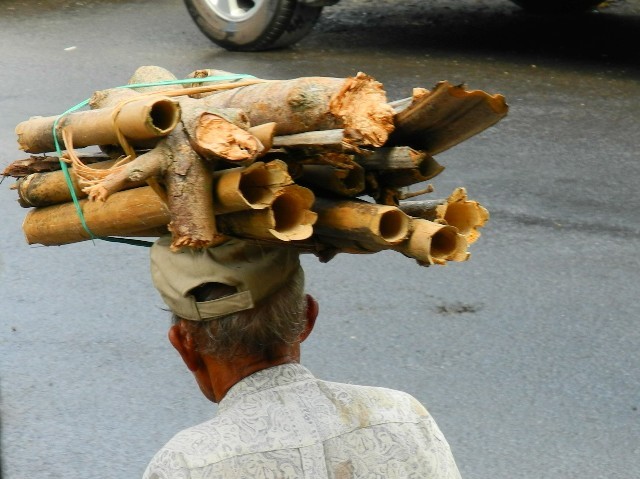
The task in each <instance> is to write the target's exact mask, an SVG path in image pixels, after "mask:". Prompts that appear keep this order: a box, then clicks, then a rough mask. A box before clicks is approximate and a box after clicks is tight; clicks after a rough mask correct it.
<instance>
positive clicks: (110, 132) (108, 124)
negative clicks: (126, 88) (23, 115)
mask: <svg viewBox="0 0 640 479" xmlns="http://www.w3.org/2000/svg"><path fill="white" fill-rule="evenodd" d="M179 118H180V107H179V106H178V104H177V103H176V102H174V101H173V100H171V99H170V98H168V97H150V98H146V97H145V98H140V99H136V100H135V101H130V102H127V103H125V104H123V105H122V106H121V107H118V106H116V107H111V108H101V109H98V110H89V111H80V112H73V113H69V114H67V115H65V116H64V117H62V118H60V120H59V121H58V124H57V126H56V135H57V138H58V142H59V144H60V145H61V147H62V145H63V142H62V130H64V129H67V128H68V129H70V130H71V131H73V138H74V146H75V147H77V148H80V147H85V146H90V145H107V144H113V145H115V144H118V143H119V137H118V134H117V130H119V131H120V132H121V133H122V134H123V135H124V136H125V137H126V138H127V139H128V140H129V141H130V142H131V143H132V144H134V145H135V144H136V142H138V141H140V142H147V141H148V140H151V139H156V138H160V137H163V136H166V135H168V134H169V132H171V131H172V130H173V128H175V126H176V124H177V123H178V120H179ZM57 119H58V116H50V117H33V118H31V119H29V120H27V121H23V122H21V123H19V124H18V126H17V127H16V130H15V131H16V134H17V135H18V144H19V148H20V149H21V150H24V151H26V152H29V153H45V152H48V151H55V149H56V147H55V142H54V138H53V125H54V123H55V121H56V120H57Z"/></svg>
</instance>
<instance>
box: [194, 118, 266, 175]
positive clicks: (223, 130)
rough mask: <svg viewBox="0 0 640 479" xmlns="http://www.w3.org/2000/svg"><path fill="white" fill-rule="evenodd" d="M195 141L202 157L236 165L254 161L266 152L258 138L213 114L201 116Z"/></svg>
mask: <svg viewBox="0 0 640 479" xmlns="http://www.w3.org/2000/svg"><path fill="white" fill-rule="evenodd" d="M194 140H195V143H196V145H194V146H195V149H196V150H197V151H198V153H200V154H201V155H202V156H205V157H208V158H210V157H214V158H221V159H224V160H227V161H231V162H234V163H237V162H246V161H253V160H254V159H255V158H256V157H257V156H258V155H259V154H261V153H262V152H263V151H264V146H263V145H262V143H261V142H260V140H258V138H256V137H255V136H253V135H252V134H251V133H249V132H248V131H246V130H243V129H242V128H239V127H238V126H236V125H234V124H233V123H231V122H229V121H227V120H226V119H224V118H222V117H221V116H219V115H214V114H212V113H203V114H202V115H200V118H199V119H198V125H197V126H196V135H195V139H194Z"/></svg>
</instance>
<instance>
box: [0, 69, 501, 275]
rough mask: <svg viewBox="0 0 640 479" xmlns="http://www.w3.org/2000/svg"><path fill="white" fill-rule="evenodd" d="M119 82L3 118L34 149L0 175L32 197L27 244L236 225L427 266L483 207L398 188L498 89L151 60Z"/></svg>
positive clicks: (243, 234)
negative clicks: (69, 103) (387, 83)
mask: <svg viewBox="0 0 640 479" xmlns="http://www.w3.org/2000/svg"><path fill="white" fill-rule="evenodd" d="M229 78H234V79H233V80H229ZM129 85H131V86H130V87H118V88H113V89H109V90H103V91H97V92H95V93H94V94H93V96H92V97H91V98H90V100H89V101H88V106H89V107H90V109H89V110H86V111H71V112H68V113H66V114H64V115H61V116H54V117H34V118H31V119H29V120H27V121H24V122H22V123H20V124H19V125H18V126H17V127H16V133H17V135H18V143H19V146H20V149H21V150H23V151H25V152H27V153H31V154H32V155H31V156H30V157H29V158H26V159H21V160H17V161H14V162H13V163H12V164H11V165H9V166H8V167H7V168H6V169H5V171H4V172H3V174H4V176H13V177H15V178H17V181H16V183H15V184H14V185H13V186H12V188H14V189H15V190H17V192H18V195H19V202H20V204H21V205H22V206H24V207H27V208H30V211H29V212H28V214H27V215H26V218H25V221H24V224H23V230H24V233H25V235H26V240H27V242H28V243H29V244H35V243H38V244H43V245H61V244H67V243H73V242H78V241H83V240H87V239H91V238H100V237H114V236H115V237H125V238H126V237H131V238H139V237H154V236H160V235H162V234H168V233H170V234H171V235H172V238H173V242H172V246H173V247H174V248H180V247H193V248H202V247H208V246H212V245H216V244H219V243H222V242H224V241H227V240H228V239H229V238H232V237H238V238H243V239H247V240H250V241H254V242H259V243H265V244H280V245H284V246H290V247H295V248H300V249H301V250H302V251H307V252H313V253H315V254H316V255H317V256H318V257H319V258H320V259H321V260H323V261H327V260H329V259H330V258H332V257H333V256H334V255H335V254H336V253H339V252H348V253H374V252H378V251H381V250H387V249H391V250H395V251H398V252H400V253H402V254H404V255H406V256H408V257H412V258H415V259H416V260H417V261H418V262H419V263H420V264H423V265H430V264H444V263H446V262H447V261H463V260H466V259H467V258H468V256H469V253H468V251H467V248H468V245H469V244H471V243H472V242H474V241H475V240H476V239H477V238H478V236H479V232H478V228H480V227H482V226H483V225H484V224H485V222H486V221H487V219H488V213H487V210H486V209H485V208H483V207H482V206H481V205H480V204H478V203H477V202H476V201H472V200H470V199H468V198H467V195H466V191H465V189H464V188H457V189H456V190H455V191H454V192H453V193H451V194H450V195H449V196H448V197H447V198H443V199H433V200H422V201H417V200H409V198H411V197H415V196H418V195H420V194H423V193H427V192H430V191H431V190H432V187H431V185H428V184H426V183H425V182H427V181H428V180H430V179H432V178H433V177H435V176H436V175H438V174H439V173H440V172H442V170H443V169H444V167H443V166H441V165H440V164H439V163H438V162H437V161H436V160H435V159H434V155H436V154H438V153H440V152H442V151H444V150H446V149H448V148H451V147H452V146H454V145H456V144H458V143H459V142H461V141H464V140H466V139H468V138H469V137H471V136H473V135H475V134H477V133H479V132H481V131H483V130H484V129H486V128H488V127H489V126H491V125H493V124H494V123H496V122H497V121H499V120H500V119H501V118H503V117H504V116H505V115H506V113H507V105H506V103H505V101H504V97H503V96H501V95H489V94H487V93H485V92H483V91H477V90H476V91H469V90H467V89H466V88H465V87H464V86H463V85H457V86H454V85H451V84H450V83H448V82H439V83H437V84H436V85H435V87H434V88H433V89H431V90H426V89H422V88H416V89H415V90H414V91H413V95H412V97H410V98H406V99H402V100H398V101H395V102H388V100H387V97H386V94H385V91H384V89H383V86H382V85H381V84H380V83H379V82H377V81H376V80H374V79H373V78H371V77H370V76H367V75H365V74H363V73H358V74H357V75H356V76H355V77H352V78H347V79H340V78H327V77H303V78H297V79H292V80H260V79H256V78H253V77H251V78H246V77H245V78H243V77H242V76H240V75H234V74H229V73H227V72H222V71H218V70H198V71H195V72H193V73H192V74H190V75H189V76H188V77H187V79H184V80H177V79H176V77H175V76H174V75H173V74H171V73H170V72H168V71H167V70H165V69H163V68H160V67H141V68H139V69H138V70H137V71H136V72H135V73H134V75H133V76H132V77H131V79H130V81H129ZM78 110H79V109H78ZM96 146H97V147H98V148H99V149H96V148H95V147H96ZM86 147H94V150H95V151H92V152H90V151H87V150H84V151H80V150H79V149H81V148H86ZM50 152H55V153H54V154H47V153H50ZM40 154H41V155H40ZM418 183H424V185H423V187H421V188H418V190H417V191H413V192H410V191H407V188H408V187H409V186H411V185H415V184H418Z"/></svg>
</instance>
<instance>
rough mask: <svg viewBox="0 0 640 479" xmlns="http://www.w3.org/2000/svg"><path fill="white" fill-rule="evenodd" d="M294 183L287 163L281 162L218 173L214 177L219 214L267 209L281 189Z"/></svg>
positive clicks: (217, 213) (217, 211)
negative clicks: (288, 171)
mask: <svg viewBox="0 0 640 479" xmlns="http://www.w3.org/2000/svg"><path fill="white" fill-rule="evenodd" d="M292 183H293V180H292V179H291V176H289V173H287V164H286V163H284V162H283V161H279V160H274V161H270V162H269V163H262V162H256V163H254V164H252V165H251V166H249V167H247V168H231V169H228V170H222V171H219V172H216V173H215V174H214V175H213V195H214V196H213V201H214V205H215V213H216V215H222V214H227V213H233V212H235V211H242V210H247V209H257V210H259V209H264V208H267V207H268V206H270V205H271V204H272V203H273V202H274V200H275V199H276V197H277V196H278V194H279V192H280V190H282V188H284V187H285V186H288V185H290V184H292Z"/></svg>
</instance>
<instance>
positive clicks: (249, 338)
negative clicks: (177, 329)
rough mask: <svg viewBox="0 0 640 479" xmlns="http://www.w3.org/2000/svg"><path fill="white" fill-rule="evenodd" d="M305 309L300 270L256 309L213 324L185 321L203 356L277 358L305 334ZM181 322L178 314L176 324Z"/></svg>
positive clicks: (232, 315) (223, 318)
mask: <svg viewBox="0 0 640 479" xmlns="http://www.w3.org/2000/svg"><path fill="white" fill-rule="evenodd" d="M214 294H215V293H214ZM207 299H214V298H207ZM305 310H306V302H305V294H304V272H303V270H302V268H299V269H298V271H297V272H296V273H294V274H293V275H292V276H291V278H290V279H289V281H288V282H287V283H286V284H284V285H283V286H282V287H281V288H280V289H279V290H278V291H276V292H275V293H273V294H272V295H271V296H269V297H268V298H266V299H264V300H263V301H262V302H261V303H259V304H257V305H256V306H255V307H254V308H252V309H249V310H246V311H240V312H238V313H234V314H231V315H229V316H225V317H222V318H217V319H212V320H209V321H190V320H182V321H183V322H184V324H185V325H186V327H187V328H188V330H189V332H190V333H191V334H192V335H193V337H194V339H195V343H196V347H197V348H198V351H199V352H201V353H203V354H207V355H209V356H213V357H216V358H218V359H223V360H230V359H233V358H234V357H238V356H243V355H254V354H260V355H263V357H264V358H266V359H273V358H274V356H275V355H276V354H277V350H278V348H279V347H281V346H283V345H290V344H293V343H294V342H295V341H296V339H297V338H298V337H299V336H300V334H301V333H302V332H303V331H304V328H305V325H306V320H305ZM180 320H181V318H178V317H177V316H175V315H174V317H173V321H174V324H175V323H177V322H179V321H180Z"/></svg>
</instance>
